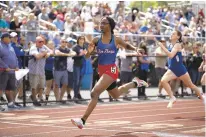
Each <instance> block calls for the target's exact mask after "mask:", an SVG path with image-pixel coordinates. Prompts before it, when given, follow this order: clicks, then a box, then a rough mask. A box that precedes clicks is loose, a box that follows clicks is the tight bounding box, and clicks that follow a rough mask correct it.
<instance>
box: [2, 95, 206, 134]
mask: <svg viewBox="0 0 206 137" xmlns="http://www.w3.org/2000/svg"><path fill="white" fill-rule="evenodd" d="M167 103H168V102H165V101H160V102H156V101H155V102H144V103H139V102H131V103H120V104H106V105H105V104H102V105H97V107H96V109H95V111H94V112H93V113H92V115H91V116H90V118H89V119H88V121H87V123H86V126H85V128H84V129H82V130H80V129H78V128H76V127H74V126H73V125H72V124H71V122H70V119H71V118H73V117H80V116H81V115H82V114H83V112H84V111H85V109H86V106H85V105H77V106H72V107H71V106H68V107H67V108H46V109H43V110H18V111H10V112H6V113H0V137H8V136H9V137H27V136H29V137H111V136H112V137H197V136H198V137H199V136H201V137H204V136H205V107H204V105H203V103H202V102H201V101H200V100H197V99H194V100H191V99H190V100H178V102H177V103H176V104H175V106H174V107H173V108H172V109H167V108H166V106H167Z"/></svg>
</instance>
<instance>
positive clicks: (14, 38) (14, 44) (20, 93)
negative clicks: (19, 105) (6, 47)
mask: <svg viewBox="0 0 206 137" xmlns="http://www.w3.org/2000/svg"><path fill="white" fill-rule="evenodd" d="M10 38H11V43H10V45H11V46H12V47H13V48H14V51H15V54H16V56H17V58H18V67H19V68H20V69H21V68H22V66H23V57H24V51H23V47H21V45H20V44H19V43H18V34H17V33H16V32H11V33H10ZM22 82H23V81H22V80H19V81H17V91H18V98H19V99H22V97H23V83H22ZM17 91H16V92H15V93H14V98H16V95H17Z"/></svg>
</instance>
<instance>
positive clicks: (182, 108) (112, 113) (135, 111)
mask: <svg viewBox="0 0 206 137" xmlns="http://www.w3.org/2000/svg"><path fill="white" fill-rule="evenodd" d="M194 108H195V109H196V108H204V106H199V107H197V106H196V107H181V108H173V109H172V110H184V109H186V110H189V109H194ZM164 110H168V109H167V108H164V109H156V110H154V109H152V110H150V109H147V110H134V111H122V110H121V111H117V112H109V113H97V114H96V112H95V114H92V115H91V116H99V115H100V116H101V115H114V114H125V113H137V112H154V111H164ZM168 111H170V110H168ZM54 114H55V113H54ZM33 115H34V114H33ZM36 116H38V117H42V118H41V120H44V121H45V120H50V119H63V118H65V119H68V118H73V117H81V116H82V115H73V116H57V117H52V116H46V115H36ZM15 117H16V118H14V117H3V118H0V119H1V120H13V121H22V122H23V121H28V120H30V119H31V117H32V114H31V115H25V116H24V115H23V116H19V117H20V118H21V117H25V119H18V116H15ZM26 117H30V118H26ZM33 118H35V117H33ZM34 122H35V121H34ZM0 123H1V121H0Z"/></svg>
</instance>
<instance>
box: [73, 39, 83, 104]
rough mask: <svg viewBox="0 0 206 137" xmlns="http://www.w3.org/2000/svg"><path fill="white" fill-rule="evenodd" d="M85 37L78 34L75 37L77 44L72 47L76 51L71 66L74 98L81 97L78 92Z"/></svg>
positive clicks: (81, 76)
mask: <svg viewBox="0 0 206 137" xmlns="http://www.w3.org/2000/svg"><path fill="white" fill-rule="evenodd" d="M84 44H85V37H84V36H79V37H78V38H77V45H76V46H74V47H73V51H75V52H76V53H77V55H76V56H74V57H73V59H74V68H73V79H74V85H73V89H74V99H75V100H77V99H82V96H81V94H80V86H81V81H82V78H83V75H82V74H81V70H82V68H83V63H84V61H85V58H84V55H85V54H86V51H85V48H84Z"/></svg>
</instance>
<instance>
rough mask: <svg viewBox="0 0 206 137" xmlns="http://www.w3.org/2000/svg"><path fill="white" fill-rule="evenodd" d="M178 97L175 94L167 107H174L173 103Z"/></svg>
mask: <svg viewBox="0 0 206 137" xmlns="http://www.w3.org/2000/svg"><path fill="white" fill-rule="evenodd" d="M176 100H177V99H176V97H175V96H173V97H172V98H171V99H170V102H169V104H168V105H167V108H172V106H173V104H174V103H175V102H176Z"/></svg>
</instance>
